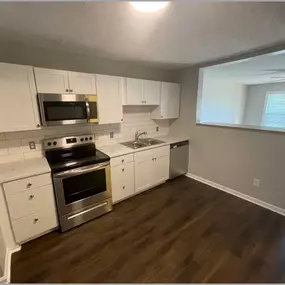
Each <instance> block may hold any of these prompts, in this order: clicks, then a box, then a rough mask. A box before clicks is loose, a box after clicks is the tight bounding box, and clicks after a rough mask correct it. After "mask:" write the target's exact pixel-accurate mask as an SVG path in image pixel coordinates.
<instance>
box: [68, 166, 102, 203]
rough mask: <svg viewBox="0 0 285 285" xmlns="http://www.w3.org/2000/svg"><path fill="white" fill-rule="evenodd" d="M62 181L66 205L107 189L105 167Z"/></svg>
mask: <svg viewBox="0 0 285 285" xmlns="http://www.w3.org/2000/svg"><path fill="white" fill-rule="evenodd" d="M62 183H63V190H64V198H65V204H66V205H68V204H71V203H73V202H77V201H79V200H81V199H84V198H88V197H91V196H93V195H96V194H99V193H102V192H105V191H106V190H107V188H106V175H105V169H100V170H96V171H92V172H88V173H86V174H80V175H76V176H73V177H70V178H65V179H64V180H63V181H62Z"/></svg>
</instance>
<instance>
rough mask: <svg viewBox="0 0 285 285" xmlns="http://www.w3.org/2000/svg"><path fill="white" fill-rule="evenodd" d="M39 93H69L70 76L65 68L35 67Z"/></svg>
mask: <svg viewBox="0 0 285 285" xmlns="http://www.w3.org/2000/svg"><path fill="white" fill-rule="evenodd" d="M34 71H35V79H36V87H37V91H38V93H68V92H69V85H68V76H67V71H65V70H55V69H46V68H37V67H35V68H34Z"/></svg>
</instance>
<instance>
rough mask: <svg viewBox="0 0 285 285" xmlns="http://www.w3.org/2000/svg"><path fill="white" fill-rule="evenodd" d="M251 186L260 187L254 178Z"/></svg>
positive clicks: (258, 181)
mask: <svg viewBox="0 0 285 285" xmlns="http://www.w3.org/2000/svg"><path fill="white" fill-rule="evenodd" d="M253 186H254V187H259V186H260V180H259V179H257V178H254V179H253Z"/></svg>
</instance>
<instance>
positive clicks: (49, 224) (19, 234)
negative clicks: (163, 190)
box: [12, 211, 58, 243]
mask: <svg viewBox="0 0 285 285" xmlns="http://www.w3.org/2000/svg"><path fill="white" fill-rule="evenodd" d="M57 225H58V223H57V217H56V213H55V211H54V212H53V213H49V214H46V213H43V212H38V213H34V214H31V215H28V216H26V217H23V218H21V219H18V220H16V221H13V222H12V226H13V230H14V235H15V240H16V242H18V243H22V242H24V241H27V240H29V239H31V238H33V237H36V236H38V235H40V234H42V233H44V232H46V231H48V230H51V229H53V228H55V227H57Z"/></svg>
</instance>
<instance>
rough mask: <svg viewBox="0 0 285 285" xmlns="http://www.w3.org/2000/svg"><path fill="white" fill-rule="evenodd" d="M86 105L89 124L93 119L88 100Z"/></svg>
mask: <svg viewBox="0 0 285 285" xmlns="http://www.w3.org/2000/svg"><path fill="white" fill-rule="evenodd" d="M85 104H86V113H87V122H89V121H90V119H91V114H90V104H89V101H88V99H87V98H86V101H85Z"/></svg>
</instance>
